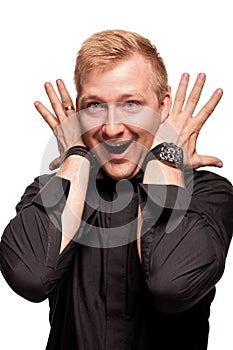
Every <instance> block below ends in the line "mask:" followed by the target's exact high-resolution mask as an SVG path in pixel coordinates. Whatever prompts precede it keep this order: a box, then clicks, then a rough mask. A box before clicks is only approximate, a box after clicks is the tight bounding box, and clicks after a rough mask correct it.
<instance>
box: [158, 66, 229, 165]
mask: <svg viewBox="0 0 233 350" xmlns="http://www.w3.org/2000/svg"><path fill="white" fill-rule="evenodd" d="M205 80H206V76H205V74H204V73H200V74H198V76H197V79H196V81H195V84H194V86H193V88H192V90H191V92H190V95H189V96H188V99H187V101H186V103H185V99H186V93H187V88H188V83H189V74H187V73H184V74H183V75H182V76H181V80H180V83H179V86H178V89H177V92H176V95H175V100H174V104H173V107H172V110H171V112H170V115H169V116H168V119H167V121H166V123H167V124H169V127H168V125H165V127H164V130H163V131H162V135H163V136H162V138H163V141H172V142H175V143H176V144H177V146H180V147H182V148H183V150H184V154H185V157H184V166H186V167H192V168H194V169H196V168H199V167H202V166H216V167H221V166H222V161H221V160H220V159H218V158H216V157H214V156H209V155H199V154H198V153H197V150H196V143H197V138H198V135H199V132H200V130H201V128H202V126H203V124H204V123H205V121H206V120H207V119H208V118H209V116H210V115H211V113H212V112H213V110H214V109H215V107H216V106H217V104H218V103H219V101H220V99H221V97H222V95H223V91H222V89H217V90H216V91H215V92H214V93H213V95H212V96H211V97H210V99H209V100H208V101H207V103H206V104H205V105H204V106H203V107H202V108H201V110H200V111H199V112H198V113H197V114H196V115H195V116H194V115H193V114H194V112H195V109H196V106H197V103H198V101H199V98H200V96H201V93H202V89H203V86H204V83H205ZM166 123H165V124H166ZM172 129H173V130H172ZM169 130H170V131H169ZM169 133H170V134H172V133H173V134H174V135H173V137H171V135H168V134H169ZM166 134H167V135H168V137H170V140H168V139H166V136H165V135H166ZM175 134H176V135H175ZM160 139H161V136H160Z"/></svg>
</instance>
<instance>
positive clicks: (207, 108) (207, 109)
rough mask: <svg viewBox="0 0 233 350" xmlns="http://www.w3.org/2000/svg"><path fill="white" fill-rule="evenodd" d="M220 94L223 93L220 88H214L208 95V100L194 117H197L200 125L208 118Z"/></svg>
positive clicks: (220, 96) (219, 98)
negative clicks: (210, 94)
mask: <svg viewBox="0 0 233 350" xmlns="http://www.w3.org/2000/svg"><path fill="white" fill-rule="evenodd" d="M222 95H223V90H222V89H217V90H215V92H214V93H213V95H212V96H211V97H210V99H209V101H208V102H207V103H206V104H205V105H204V106H203V107H202V109H201V110H200V112H198V114H197V116H196V118H197V120H198V119H199V121H200V126H202V125H203V124H204V123H205V121H206V120H207V119H208V118H209V116H210V115H211V113H213V111H214V109H215V107H216V106H217V104H218V103H219V101H220V100H221V98H222Z"/></svg>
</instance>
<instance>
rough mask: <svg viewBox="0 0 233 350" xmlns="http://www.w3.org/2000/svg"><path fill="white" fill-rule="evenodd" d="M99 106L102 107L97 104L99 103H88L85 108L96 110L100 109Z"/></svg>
mask: <svg viewBox="0 0 233 350" xmlns="http://www.w3.org/2000/svg"><path fill="white" fill-rule="evenodd" d="M101 106H102V104H101V103H99V102H90V103H89V104H88V105H87V108H93V109H97V108H100V107H101Z"/></svg>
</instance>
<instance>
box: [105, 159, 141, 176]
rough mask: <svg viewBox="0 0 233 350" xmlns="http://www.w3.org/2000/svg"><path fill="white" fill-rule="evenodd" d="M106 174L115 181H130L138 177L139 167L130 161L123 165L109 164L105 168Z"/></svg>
mask: <svg viewBox="0 0 233 350" xmlns="http://www.w3.org/2000/svg"><path fill="white" fill-rule="evenodd" d="M103 170H104V171H105V173H106V174H107V175H108V176H110V177H111V178H113V179H114V180H123V179H130V178H132V177H134V176H135V175H137V173H138V172H139V170H140V169H139V167H138V166H137V165H135V164H133V163H131V162H129V161H125V162H124V163H122V164H119V163H113V162H107V163H106V164H105V165H104V166H103Z"/></svg>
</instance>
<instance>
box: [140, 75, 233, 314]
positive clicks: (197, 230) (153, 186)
mask: <svg viewBox="0 0 233 350" xmlns="http://www.w3.org/2000/svg"><path fill="white" fill-rule="evenodd" d="M203 84H204V80H203V76H201V77H200V76H199V78H198V79H197V81H196V83H195V85H194V88H193V90H192V92H191V94H190V96H189V98H188V100H187V103H186V106H185V108H184V111H181V108H182V106H183V103H184V99H185V93H186V89H187V77H186V76H183V77H182V79H181V83H180V86H179V88H178V91H177V95H176V99H175V104H174V107H173V110H172V112H171V116H170V117H169V118H171V119H172V121H171V122H172V123H173V125H177V126H176V131H177V135H179V132H181V134H180V136H179V137H178V138H177V139H176V143H178V145H179V146H180V147H182V148H183V149H184V150H185V154H186V156H185V163H184V165H185V168H188V167H189V166H190V165H191V166H192V167H193V168H196V167H199V166H204V165H216V166H221V165H222V164H221V161H220V160H219V159H217V158H215V157H210V156H199V155H198V154H197V152H196V138H195V137H194V136H193V135H196V137H197V135H198V132H199V130H200V128H201V126H202V125H203V123H204V121H205V120H206V119H207V117H208V116H209V115H210V114H211V112H212V111H213V109H214V108H215V106H216V104H217V103H218V101H219V100H220V97H221V94H220V91H219V90H217V91H216V92H215V93H214V94H213V96H212V97H211V99H210V100H209V101H208V102H207V104H206V105H205V106H204V107H203V109H202V110H201V111H200V112H199V113H198V115H197V116H196V117H195V118H193V117H192V114H191V117H190V113H193V111H194V107H195V105H196V104H197V101H198V99H199V96H200V93H201V90H202V87H203ZM207 115H208V116H207ZM194 119H195V120H194ZM165 140H166V139H165ZM166 141H167V140H166ZM169 141H170V139H169ZM172 141H173V142H174V139H172ZM177 141H178V142H177ZM185 173H186V174H189V176H190V174H192V171H191V170H189V171H188V170H185ZM194 174H195V176H194V178H193V181H191V182H190V181H189V182H188V184H187V178H186V184H185V185H184V183H183V175H184V174H182V171H181V170H177V169H174V168H171V167H169V166H166V165H164V164H160V163H159V162H158V161H156V160H152V161H150V162H149V163H148V165H147V168H146V171H145V175H144V181H143V182H144V184H143V185H142V186H141V188H140V193H141V195H140V197H141V198H143V197H144V202H142V203H141V204H142V207H141V211H142V219H143V222H142V234H143V232H145V234H143V236H141V257H142V263H143V266H144V271H145V277H146V281H147V285H148V288H149V289H150V291H151V293H152V294H153V296H154V302H155V304H156V307H157V308H158V309H159V310H160V311H163V312H180V311H183V310H185V309H187V308H189V307H190V306H192V305H193V304H194V303H196V302H197V301H198V300H200V299H201V298H202V297H203V296H204V295H205V294H206V293H208V291H210V289H211V288H213V287H214V285H215V284H216V282H217V281H218V280H219V278H220V277H221V275H222V273H223V270H224V265H225V259H226V255H227V251H228V247H229V243H230V239H231V233H232V230H233V229H232V227H233V223H232V219H230V217H231V215H230V208H231V207H232V204H233V197H232V187H231V185H230V184H229V183H228V182H227V181H226V180H224V179H222V178H221V179H220V177H219V178H218V177H217V176H215V175H213V176H212V178H211V180H212V181H211V185H210V183H209V181H208V180H207V178H208V176H207V175H205V176H203V177H198V176H197V175H196V174H197V172H196V171H195V172H194ZM185 177H187V176H185ZM197 179H199V181H197ZM192 183H193V184H194V188H193V190H192V186H191V185H190V184H192ZM201 189H202V191H201ZM204 190H205V191H204ZM200 191H201V192H202V194H203V193H204V195H202V196H200ZM219 201H220V202H219ZM220 203H221V204H220ZM155 218H156V219H155ZM148 228H151V229H150V231H149V232H148V233H147V231H148Z"/></svg>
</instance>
